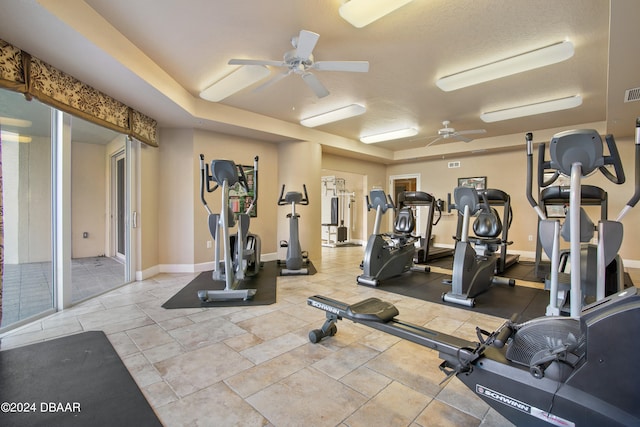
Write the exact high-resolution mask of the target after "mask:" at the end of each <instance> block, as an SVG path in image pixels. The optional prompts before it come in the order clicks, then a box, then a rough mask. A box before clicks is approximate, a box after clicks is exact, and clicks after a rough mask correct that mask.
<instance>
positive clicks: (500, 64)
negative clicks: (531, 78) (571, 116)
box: [436, 40, 574, 92]
mask: <svg viewBox="0 0 640 427" xmlns="http://www.w3.org/2000/svg"><path fill="white" fill-rule="evenodd" d="M573 54H574V48H573V43H571V42H570V41H568V40H566V41H562V42H558V43H554V44H552V45H549V46H545V47H542V48H539V49H535V50H531V51H529V52H525V53H523V54H520V55H515V56H512V57H509V58H505V59H502V60H500V61H496V62H492V63H490V64H486V65H481V66H479V67H475V68H472V69H470V70H466V71H461V72H459V73H456V74H451V75H449V76H446V77H442V78H440V79H438V80H437V81H436V85H437V86H438V87H439V88H440V89H442V90H443V91H445V92H449V91H452V90H457V89H462V88H464V87H467V86H473V85H477V84H479V83H484V82H488V81H491V80H496V79H499V78H502V77H506V76H510V75H512V74H517V73H522V72H524V71H529V70H533V69H535V68H540V67H545V66H547V65H551V64H556V63H558V62H562V61H565V60H567V59H569V58H571V57H572V56H573Z"/></svg>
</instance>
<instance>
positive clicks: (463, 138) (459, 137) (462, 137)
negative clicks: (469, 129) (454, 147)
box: [451, 133, 473, 142]
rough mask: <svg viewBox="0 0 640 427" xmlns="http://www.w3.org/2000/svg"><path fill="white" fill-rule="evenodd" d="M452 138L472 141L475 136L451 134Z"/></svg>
mask: <svg viewBox="0 0 640 427" xmlns="http://www.w3.org/2000/svg"><path fill="white" fill-rule="evenodd" d="M451 138H453V139H457V140H458V141H464V142H471V141H473V138H466V137H464V136H460V134H459V133H458V134H455V135H451Z"/></svg>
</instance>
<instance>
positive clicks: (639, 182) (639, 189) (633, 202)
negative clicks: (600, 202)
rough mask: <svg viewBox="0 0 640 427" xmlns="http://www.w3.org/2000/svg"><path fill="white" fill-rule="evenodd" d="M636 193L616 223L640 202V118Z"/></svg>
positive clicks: (636, 145) (636, 147)
mask: <svg viewBox="0 0 640 427" xmlns="http://www.w3.org/2000/svg"><path fill="white" fill-rule="evenodd" d="M635 154H636V155H635V168H636V173H635V180H634V184H635V192H634V193H633V196H631V198H630V199H629V201H628V202H627V204H626V206H625V207H624V208H622V210H621V211H620V214H619V215H618V218H617V219H616V221H620V220H622V218H623V217H624V216H625V215H626V214H627V212H629V211H630V210H631V209H632V208H633V207H635V205H636V204H637V203H638V200H640V117H638V118H636V141H635Z"/></svg>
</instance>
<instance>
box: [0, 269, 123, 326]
mask: <svg viewBox="0 0 640 427" xmlns="http://www.w3.org/2000/svg"><path fill="white" fill-rule="evenodd" d="M51 272H52V267H51V263H50V262H33V263H26V264H5V265H4V274H3V276H2V296H3V299H2V304H3V305H2V320H1V321H0V326H2V327H4V326H10V325H11V324H12V323H15V322H18V321H21V320H24V319H27V318H29V317H31V316H33V315H36V314H39V313H42V312H44V311H46V310H48V309H50V308H51V307H52V306H53V302H52V298H53V291H52V279H51V274H52V273H51ZM71 278H72V279H71V282H72V301H73V302H78V301H82V300H84V299H86V298H89V297H91V296H93V295H98V294H101V293H103V292H105V291H107V290H109V289H113V288H115V287H117V286H120V285H122V284H123V283H124V264H122V263H120V262H118V261H116V260H115V259H113V258H108V257H87V258H74V259H72V260H71Z"/></svg>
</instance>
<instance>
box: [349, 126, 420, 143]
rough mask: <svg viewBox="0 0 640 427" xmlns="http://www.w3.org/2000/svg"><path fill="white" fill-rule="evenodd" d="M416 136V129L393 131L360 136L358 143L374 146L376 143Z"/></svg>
mask: <svg viewBox="0 0 640 427" xmlns="http://www.w3.org/2000/svg"><path fill="white" fill-rule="evenodd" d="M417 134H418V129H416V128H406V129H399V130H394V131H391V132H384V133H378V134H376V135H369V136H362V137H360V141H361V142H364V143H365V144H374V143H376V142H382V141H391V140H393V139H400V138H407V137H410V136H414V135H417Z"/></svg>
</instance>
